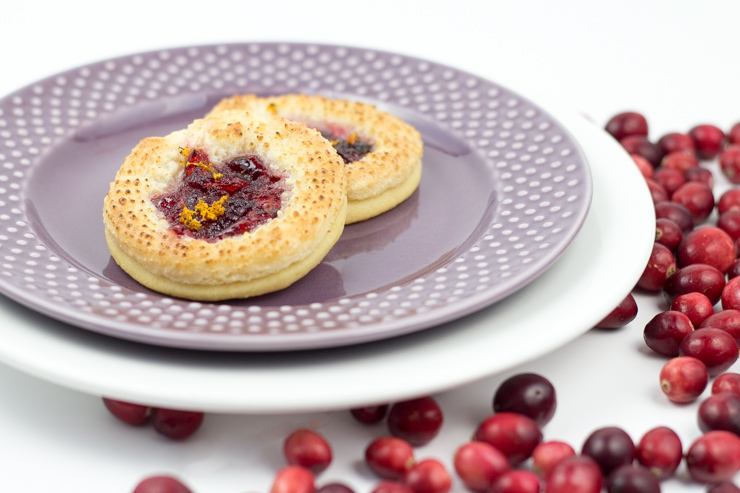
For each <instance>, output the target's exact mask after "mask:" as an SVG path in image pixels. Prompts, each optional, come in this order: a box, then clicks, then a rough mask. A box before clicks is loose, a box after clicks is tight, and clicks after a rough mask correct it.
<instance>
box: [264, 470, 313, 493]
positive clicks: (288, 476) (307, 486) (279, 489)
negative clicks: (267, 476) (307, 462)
mask: <svg viewBox="0 0 740 493" xmlns="http://www.w3.org/2000/svg"><path fill="white" fill-rule="evenodd" d="M315 481H316V479H315V477H314V475H313V473H312V472H311V471H309V470H308V469H306V468H305V467H301V466H286V467H283V468H282V469H280V470H279V471H278V472H277V474H275V478H274V479H273V483H272V488H270V493H314V491H315V490H316V482H315Z"/></svg>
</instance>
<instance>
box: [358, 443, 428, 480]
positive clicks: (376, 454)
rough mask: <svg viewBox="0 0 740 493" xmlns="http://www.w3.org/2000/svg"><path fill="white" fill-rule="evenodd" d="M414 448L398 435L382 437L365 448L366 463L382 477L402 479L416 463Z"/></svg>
mask: <svg viewBox="0 0 740 493" xmlns="http://www.w3.org/2000/svg"><path fill="white" fill-rule="evenodd" d="M415 462H416V460H415V459H414V449H413V447H412V446H411V444H410V443H409V442H407V441H406V440H403V439H401V438H397V437H380V438H377V439H375V440H373V441H372V442H370V445H368V446H367V448H366V449H365V463H366V464H367V465H368V467H369V468H370V469H371V470H372V471H373V472H374V473H375V474H377V475H378V476H380V477H381V478H386V479H396V480H400V479H402V478H403V475H404V474H406V471H408V470H409V469H410V468H411V466H413V465H414V463H415Z"/></svg>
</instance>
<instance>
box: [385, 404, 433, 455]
mask: <svg viewBox="0 0 740 493" xmlns="http://www.w3.org/2000/svg"><path fill="white" fill-rule="evenodd" d="M443 420H444V418H443V415H442V409H441V408H440V407H439V404H437V401H435V400H434V399H433V398H431V397H420V398H418V399H412V400H409V401H403V402H397V403H395V404H394V405H393V406H392V407H391V410H390V411H389V413H388V429H389V430H390V432H391V435H393V436H396V437H399V438H403V439H404V440H406V441H407V442H409V443H410V444H411V445H414V446H418V445H424V444H427V443H429V442H430V441H431V440H432V439H433V438H434V437H435V436H437V433H439V430H440V428H441V427H442V422H443Z"/></svg>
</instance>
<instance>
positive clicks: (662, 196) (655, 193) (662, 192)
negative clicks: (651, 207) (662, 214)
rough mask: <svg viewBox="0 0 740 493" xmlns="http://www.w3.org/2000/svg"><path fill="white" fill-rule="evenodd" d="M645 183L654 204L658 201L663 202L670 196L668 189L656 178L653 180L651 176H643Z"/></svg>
mask: <svg viewBox="0 0 740 493" xmlns="http://www.w3.org/2000/svg"><path fill="white" fill-rule="evenodd" d="M645 183H647V186H648V190H650V196H651V197H652V199H653V203H654V204H657V203H658V202H663V201H665V200H668V199H669V198H670V196H669V195H668V190H666V189H665V187H664V186H663V185H661V184H660V183H659V182H658V181H657V180H653V179H652V178H645Z"/></svg>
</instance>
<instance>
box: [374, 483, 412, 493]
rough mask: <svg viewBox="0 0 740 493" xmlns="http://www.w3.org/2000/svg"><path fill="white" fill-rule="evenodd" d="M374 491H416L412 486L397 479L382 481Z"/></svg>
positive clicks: (396, 492) (386, 492)
mask: <svg viewBox="0 0 740 493" xmlns="http://www.w3.org/2000/svg"><path fill="white" fill-rule="evenodd" d="M372 493H416V492H415V491H414V490H412V489H411V487H409V486H406V485H405V484H403V483H397V482H396V481H381V482H380V483H378V484H377V485H375V488H373V491H372Z"/></svg>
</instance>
